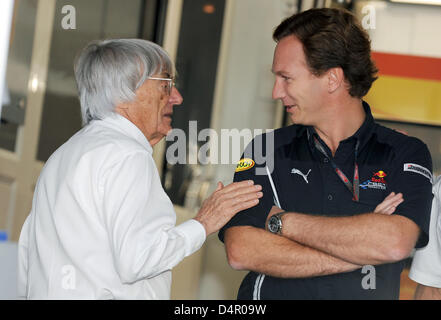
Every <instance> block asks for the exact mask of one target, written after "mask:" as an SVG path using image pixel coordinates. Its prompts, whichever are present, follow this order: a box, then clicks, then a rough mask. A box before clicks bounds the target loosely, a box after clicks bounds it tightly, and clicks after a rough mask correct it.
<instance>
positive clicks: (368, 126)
mask: <svg viewBox="0 0 441 320" xmlns="http://www.w3.org/2000/svg"><path fill="white" fill-rule="evenodd" d="M362 104H363V109H364V111H365V113H366V117H365V119H364V122H363V124H362V125H361V127H360V128H358V130H357V131H356V132H355V133H354V134H353V135H352V136H350V137H349V138H347V139H345V140H343V141H349V140H352V139H355V140H359V143H360V144H359V150H361V149H363V147H364V146H365V145H366V143H367V142H368V141H369V139H370V138H371V136H372V133H373V131H374V127H375V122H374V118H373V116H372V112H371V108H370V106H369V104H368V103H367V102H365V101H362ZM307 133H308V142H309V146H310V147H311V150H314V149H315V144H314V139H312V137H314V136H315V137H317V138H318V139H319V141H321V142H322V140H321V139H320V137H319V135H318V134H317V132H316V131H315V129H314V127H312V126H308V127H307ZM322 144H323V143H322ZM324 146H325V147H326V150H328V148H327V146H326V145H324ZM354 146H355V144H354Z"/></svg>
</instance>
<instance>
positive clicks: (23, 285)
mask: <svg viewBox="0 0 441 320" xmlns="http://www.w3.org/2000/svg"><path fill="white" fill-rule="evenodd" d="M30 219H31V216H30V215H29V216H28V217H27V218H26V220H25V222H24V224H23V227H22V229H21V233H20V239H19V241H18V262H17V265H18V270H17V296H18V298H19V299H26V298H27V287H28V264H29V259H28V250H29V249H28V248H29V223H30Z"/></svg>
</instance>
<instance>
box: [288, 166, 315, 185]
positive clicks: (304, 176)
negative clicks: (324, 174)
mask: <svg viewBox="0 0 441 320" xmlns="http://www.w3.org/2000/svg"><path fill="white" fill-rule="evenodd" d="M310 172H311V169H309V171H308V173H307V174H303V172H302V171H300V170H299V169H296V168H293V169H292V170H291V173H294V174H298V175H300V176H302V178H303V179H304V180H305V181H306V183H309V182H308V175H309V173H310Z"/></svg>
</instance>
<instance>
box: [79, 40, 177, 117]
mask: <svg viewBox="0 0 441 320" xmlns="http://www.w3.org/2000/svg"><path fill="white" fill-rule="evenodd" d="M74 70H75V79H76V81H77V86H78V95H79V98H80V104H81V114H82V118H83V124H84V125H85V124H87V123H89V122H90V121H91V120H98V119H103V118H105V117H107V116H109V115H111V114H112V113H113V112H115V107H116V106H117V105H118V104H120V103H124V102H131V101H133V99H134V98H135V96H136V94H135V92H136V90H137V89H138V88H139V87H140V86H141V85H142V84H143V83H144V81H145V80H146V79H147V78H148V77H150V76H152V75H154V74H158V73H163V72H164V73H165V72H167V73H169V74H170V75H172V74H174V67H173V63H172V62H171V60H170V58H169V56H168V54H167V53H166V52H165V50H164V49H162V48H161V47H160V46H158V45H157V44H155V43H153V42H150V41H147V40H142V39H115V40H103V41H93V42H91V43H89V44H88V45H87V46H86V47H85V48H84V49H83V50H82V51H81V53H80V55H79V56H78V58H77V59H76V61H75V66H74Z"/></svg>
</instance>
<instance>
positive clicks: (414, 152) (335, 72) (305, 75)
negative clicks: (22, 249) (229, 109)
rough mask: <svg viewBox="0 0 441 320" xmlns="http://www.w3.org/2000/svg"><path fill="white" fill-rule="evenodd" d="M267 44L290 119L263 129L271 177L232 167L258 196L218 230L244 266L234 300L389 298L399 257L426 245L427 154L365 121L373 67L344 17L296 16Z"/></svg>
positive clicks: (358, 31)
mask: <svg viewBox="0 0 441 320" xmlns="http://www.w3.org/2000/svg"><path fill="white" fill-rule="evenodd" d="M274 39H275V40H276V42H277V47H276V49H275V53H274V60H273V67H272V68H273V73H274V75H275V84H274V88H273V98H274V99H280V100H281V101H282V102H283V105H284V106H285V108H286V112H287V113H288V114H289V115H290V117H291V119H292V121H293V123H294V125H292V126H289V127H285V128H281V129H278V130H276V131H275V132H274V150H273V152H272V153H271V154H267V158H269V157H271V158H272V161H273V166H271V167H272V168H274V170H273V171H272V172H271V170H267V172H268V174H267V175H259V174H258V172H261V170H262V169H260V170H259V171H258V172H257V169H258V168H265V167H266V169H268V165H266V164H265V163H263V164H259V163H258V161H255V162H252V161H249V163H252V164H253V165H250V166H248V167H247V168H246V169H245V170H244V169H243V168H240V170H236V174H235V177H234V180H235V181H242V180H245V179H252V180H254V181H255V182H256V183H258V184H260V185H262V187H263V192H264V197H263V198H262V199H261V201H260V203H259V205H258V206H256V207H254V208H250V209H247V210H244V211H242V212H240V213H239V214H237V215H236V216H235V217H233V218H232V219H231V221H230V222H229V223H228V224H227V225H226V226H225V227H224V228H223V229H222V230H221V232H220V233H219V238H220V239H221V240H222V241H224V243H225V247H226V251H227V257H228V261H229V263H230V265H231V266H232V267H233V268H234V269H238V270H250V271H251V272H250V273H248V275H247V276H246V277H245V279H244V280H243V282H242V285H241V287H240V289H239V294H238V298H239V299H397V298H398V297H399V287H400V274H401V271H402V269H403V266H404V262H403V260H404V259H406V258H407V257H408V256H409V255H410V253H411V251H412V249H413V248H414V247H415V246H416V247H417V248H419V247H423V246H425V245H426V244H427V242H428V228H429V220H430V208H431V201H432V192H431V188H432V184H431V180H432V162H431V157H430V154H429V151H428V149H427V147H426V145H425V144H424V143H422V142H421V141H420V140H418V139H416V138H413V137H408V136H406V135H403V134H401V133H398V132H395V131H394V130H390V129H388V128H385V127H382V126H380V125H378V124H376V123H375V122H374V119H373V117H372V114H371V111H370V107H369V105H368V104H367V103H366V102H364V101H363V100H362V98H363V97H364V96H365V95H366V93H367V92H368V91H369V89H370V87H371V85H372V83H373V82H374V81H375V79H376V78H375V75H376V72H377V70H376V68H375V66H374V64H373V62H372V61H371V57H370V41H369V37H368V35H367V34H366V32H365V31H364V30H363V29H362V28H361V27H360V26H359V24H358V22H357V21H356V18H355V17H354V16H353V15H352V14H351V13H350V12H347V11H344V10H339V9H312V10H309V11H306V12H302V13H299V14H296V15H294V16H292V17H290V18H288V19H286V20H285V21H283V22H282V23H281V24H280V25H279V26H278V28H277V29H276V30H275V32H274ZM260 141H265V139H255V140H254V141H253V142H252V143H251V144H250V145H249V146H248V147H247V150H245V154H246V155H250V154H251V157H253V156H254V154H258V153H259V154H260V151H261V150H265V146H262V145H261V144H260V143H259V142H260ZM249 160H253V159H249Z"/></svg>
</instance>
